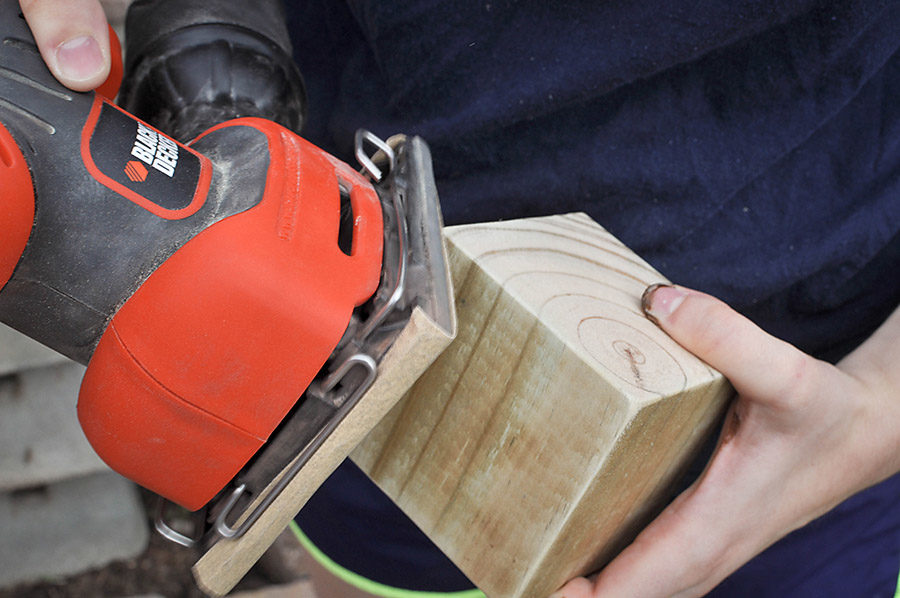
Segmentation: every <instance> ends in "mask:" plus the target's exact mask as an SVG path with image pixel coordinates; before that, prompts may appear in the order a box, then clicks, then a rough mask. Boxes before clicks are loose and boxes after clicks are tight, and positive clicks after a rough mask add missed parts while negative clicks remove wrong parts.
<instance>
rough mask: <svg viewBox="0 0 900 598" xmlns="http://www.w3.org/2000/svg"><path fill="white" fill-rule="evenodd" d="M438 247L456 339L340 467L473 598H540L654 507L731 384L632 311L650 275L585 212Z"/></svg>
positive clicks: (451, 233)
mask: <svg viewBox="0 0 900 598" xmlns="http://www.w3.org/2000/svg"><path fill="white" fill-rule="evenodd" d="M446 239H447V243H448V249H449V260H450V266H451V273H452V278H453V281H454V286H455V288H456V302H457V303H456V306H457V307H456V308H457V315H458V319H459V320H458V322H459V328H458V334H457V339H456V340H455V341H454V342H453V343H452V344H451V346H450V348H448V349H447V350H446V351H445V352H444V353H443V354H442V355H441V356H440V357H439V358H438V360H437V361H436V362H435V363H434V365H433V366H432V367H431V368H430V369H429V370H428V371H427V372H426V373H425V374H424V375H423V376H422V378H420V379H419V381H418V383H417V384H416V385H415V386H414V387H413V389H412V391H411V393H410V394H409V395H408V396H407V397H406V398H405V399H404V400H403V401H402V402H401V403H399V404H398V405H397V406H396V407H395V408H394V409H393V410H392V411H391V412H390V414H389V415H388V416H387V417H386V418H385V419H384V420H383V421H382V422H381V424H380V425H379V426H378V427H376V428H375V429H374V430H373V431H372V432H371V433H370V434H369V436H368V437H367V439H366V440H365V441H364V443H363V444H362V445H360V447H358V448H357V450H356V451H355V452H354V453H353V455H352V456H353V459H354V460H355V461H356V463H357V464H359V465H360V466H361V467H362V468H363V470H365V471H366V472H367V473H368V475H369V476H370V477H372V479H374V480H375V481H376V482H377V483H378V485H379V486H380V487H381V488H382V489H383V490H385V491H386V492H387V494H388V495H390V496H391V498H392V499H393V500H394V501H395V502H397V504H398V505H400V507H401V508H402V509H403V510H404V511H405V512H406V513H407V514H408V515H409V516H410V517H411V518H412V519H413V521H415V522H416V524H417V525H419V526H420V527H421V528H422V530H423V531H424V532H425V533H426V534H427V535H428V536H429V537H430V538H431V539H432V540H433V541H434V542H435V543H436V544H437V545H438V546H439V547H440V548H441V549H442V550H443V551H444V552H445V553H446V554H447V555H448V556H449V557H450V558H451V559H452V560H453V561H454V562H455V563H456V564H457V565H458V566H459V567H460V569H462V571H463V572H464V573H466V574H467V575H468V576H469V578H470V579H472V581H473V582H475V584H476V585H478V587H479V588H481V589H482V590H484V591H485V593H486V594H487V595H488V596H490V597H491V598H501V597H544V596H547V595H548V594H550V593H551V592H552V591H554V590H556V589H558V588H559V586H561V585H562V584H563V583H564V582H565V581H567V580H568V579H570V578H572V577H574V576H576V575H579V574H585V573H589V572H592V571H595V570H597V569H598V568H599V567H600V566H602V565H603V564H604V563H605V562H607V561H608V560H609V559H610V558H611V557H612V556H613V555H614V554H615V553H616V552H617V551H618V550H620V549H621V548H622V547H623V545H624V544H625V543H627V542H628V541H629V540H630V539H631V538H632V537H633V535H634V534H635V533H636V531H637V530H638V529H640V527H641V526H642V525H643V524H645V523H646V522H647V520H648V518H649V517H651V516H652V515H653V514H654V513H655V512H656V511H657V509H658V508H659V506H660V502H661V501H662V500H664V499H665V498H667V497H668V493H669V492H670V489H671V485H672V483H673V481H674V480H675V479H676V477H677V476H678V475H679V474H680V473H681V472H682V471H683V468H684V466H685V464H686V463H687V462H688V460H689V459H690V458H691V457H692V456H693V455H694V454H695V452H696V450H697V449H698V447H699V446H700V445H701V443H702V441H703V440H704V439H705V438H706V437H707V435H708V434H709V433H710V432H711V431H712V430H713V429H714V428H715V424H716V423H717V422H718V420H719V419H720V416H721V414H722V413H723V409H724V406H725V404H726V402H727V399H728V397H729V396H730V394H731V391H730V388H729V387H728V385H727V383H726V382H725V381H724V379H723V378H722V376H721V375H720V374H718V373H717V372H715V371H713V370H712V369H711V368H710V367H708V366H707V365H705V364H704V363H703V362H701V361H700V360H698V359H697V358H695V357H693V356H692V355H690V354H689V353H687V352H686V351H685V350H684V349H682V348H681V347H680V346H679V345H677V344H676V343H675V342H673V341H672V340H671V339H670V338H669V337H668V336H667V335H666V334H664V333H663V332H662V331H661V330H660V329H659V328H657V327H656V326H655V325H654V324H653V323H652V322H650V321H649V320H648V319H647V318H646V317H645V316H644V315H643V313H642V311H641V307H640V297H641V294H642V293H643V291H644V289H645V288H646V287H647V286H648V285H649V284H652V283H655V282H661V281H664V280H665V279H664V278H663V277H662V276H661V275H660V274H659V273H658V272H656V271H655V270H654V269H653V268H651V267H650V266H649V265H648V264H647V263H646V262H644V261H643V260H641V259H640V258H638V257H637V256H636V255H634V254H633V253H632V252H631V251H630V250H628V249H627V248H626V247H625V246H624V245H622V244H621V243H620V242H619V241H617V240H616V239H615V238H613V237H612V236H611V235H610V234H609V233H607V232H606V231H605V230H603V229H602V228H601V227H600V226H598V225H597V224H595V223H594V222H593V221H592V220H590V219H589V218H588V217H587V216H585V215H580V214H578V215H567V216H554V217H548V218H536V219H528V220H519V221H511V222H503V223H495V224H479V225H469V226H461V227H454V228H449V229H447V230H446Z"/></svg>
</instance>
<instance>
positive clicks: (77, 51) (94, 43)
mask: <svg viewBox="0 0 900 598" xmlns="http://www.w3.org/2000/svg"><path fill="white" fill-rule="evenodd" d="M19 6H20V7H21V8H22V14H23V16H24V17H25V20H26V21H27V22H28V26H29V27H30V28H31V33H32V35H34V40H35V42H36V43H37V46H38V50H39V51H40V53H41V56H42V57H43V58H44V62H46V63H47V67H48V68H49V69H50V72H51V73H53V76H54V77H56V78H57V79H58V80H59V82H60V83H62V84H63V85H65V86H66V87H68V88H70V89H73V90H75V91H88V90H90V89H94V88H96V87H98V86H99V85H100V84H101V83H103V82H104V80H106V77H107V76H108V75H109V69H110V49H109V28H108V26H107V23H106V15H105V14H104V12H103V8H102V7H101V6H100V2H99V1H98V0H19Z"/></svg>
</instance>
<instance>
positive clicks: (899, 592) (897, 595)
mask: <svg viewBox="0 0 900 598" xmlns="http://www.w3.org/2000/svg"><path fill="white" fill-rule="evenodd" d="M894 598H900V574H898V575H897V589H896V590H894Z"/></svg>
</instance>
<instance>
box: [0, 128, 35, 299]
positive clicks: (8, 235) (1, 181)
mask: <svg viewBox="0 0 900 598" xmlns="http://www.w3.org/2000/svg"><path fill="white" fill-rule="evenodd" d="M33 224H34V186H33V185H32V182H31V174H30V173H29V172H28V164H26V163H25V156H23V155H22V151H21V150H20V149H19V146H18V144H17V143H16V140H15V139H13V137H12V135H10V133H9V131H7V130H6V127H4V126H3V125H2V124H0V230H2V231H3V242H2V243H0V289H2V288H3V287H4V286H5V285H6V283H7V282H9V279H10V277H11V276H12V274H13V271H14V270H15V269H16V264H17V263H18V262H19V258H20V257H22V252H23V251H25V246H26V245H27V244H28V238H29V237H30V236H31V227H32V225H33Z"/></svg>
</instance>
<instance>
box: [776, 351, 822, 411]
mask: <svg viewBox="0 0 900 598" xmlns="http://www.w3.org/2000/svg"><path fill="white" fill-rule="evenodd" d="M784 359H785V366H784V367H785V370H784V371H785V375H784V379H783V382H782V388H781V392H780V393H779V394H780V395H781V397H782V400H783V402H784V405H785V406H786V407H789V408H794V409H802V408H804V407H806V406H808V405H809V403H810V402H811V401H812V400H813V399H814V398H815V396H816V393H815V391H814V388H815V382H816V379H817V375H816V371H817V369H818V368H817V365H818V362H817V361H816V360H815V359H813V358H812V357H810V356H809V355H806V354H804V353H801V352H800V351H796V350H794V351H791V353H790V355H789V356H787V357H785V358H784Z"/></svg>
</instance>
